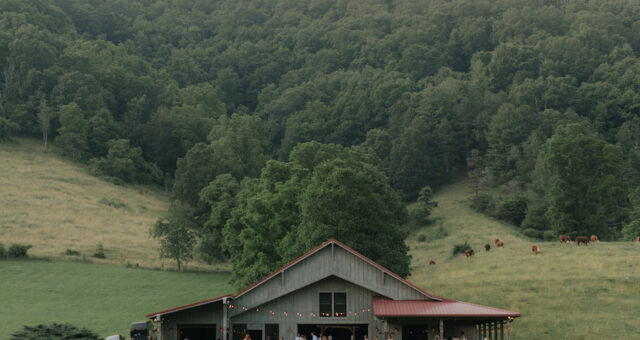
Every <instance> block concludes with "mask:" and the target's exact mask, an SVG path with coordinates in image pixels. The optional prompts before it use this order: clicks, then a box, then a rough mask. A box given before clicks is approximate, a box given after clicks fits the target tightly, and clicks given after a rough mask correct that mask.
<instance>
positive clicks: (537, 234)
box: [522, 228, 543, 239]
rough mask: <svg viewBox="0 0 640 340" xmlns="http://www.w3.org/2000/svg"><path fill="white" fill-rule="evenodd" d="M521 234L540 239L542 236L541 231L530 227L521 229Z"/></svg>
mask: <svg viewBox="0 0 640 340" xmlns="http://www.w3.org/2000/svg"><path fill="white" fill-rule="evenodd" d="M522 234H523V235H524V236H527V237H531V238H537V239H542V238H543V233H542V231H540V230H535V229H532V228H527V229H525V230H523V231H522Z"/></svg>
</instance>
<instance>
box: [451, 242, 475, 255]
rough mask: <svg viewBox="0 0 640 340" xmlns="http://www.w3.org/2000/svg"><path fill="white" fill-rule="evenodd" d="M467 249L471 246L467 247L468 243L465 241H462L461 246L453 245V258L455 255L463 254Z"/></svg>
mask: <svg viewBox="0 0 640 340" xmlns="http://www.w3.org/2000/svg"><path fill="white" fill-rule="evenodd" d="M467 249H471V246H470V245H469V243H468V242H467V241H464V243H463V244H455V245H454V246H453V254H452V255H453V256H455V255H456V254H464V252H465V251H466V250H467Z"/></svg>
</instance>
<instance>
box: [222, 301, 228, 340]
mask: <svg viewBox="0 0 640 340" xmlns="http://www.w3.org/2000/svg"><path fill="white" fill-rule="evenodd" d="M222 340H229V299H228V298H222Z"/></svg>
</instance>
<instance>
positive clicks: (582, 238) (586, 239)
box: [576, 236, 589, 246]
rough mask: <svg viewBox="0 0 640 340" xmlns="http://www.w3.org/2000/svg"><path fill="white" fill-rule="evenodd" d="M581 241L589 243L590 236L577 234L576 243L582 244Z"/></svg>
mask: <svg viewBox="0 0 640 340" xmlns="http://www.w3.org/2000/svg"><path fill="white" fill-rule="evenodd" d="M580 243H584V245H585V246H586V245H589V238H588V237H586V236H576V244H577V245H580Z"/></svg>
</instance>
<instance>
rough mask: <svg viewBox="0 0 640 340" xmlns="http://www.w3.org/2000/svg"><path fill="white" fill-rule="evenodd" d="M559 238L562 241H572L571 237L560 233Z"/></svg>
mask: <svg viewBox="0 0 640 340" xmlns="http://www.w3.org/2000/svg"><path fill="white" fill-rule="evenodd" d="M558 239H560V243H571V238H570V237H569V236H567V235H560V236H558Z"/></svg>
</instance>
